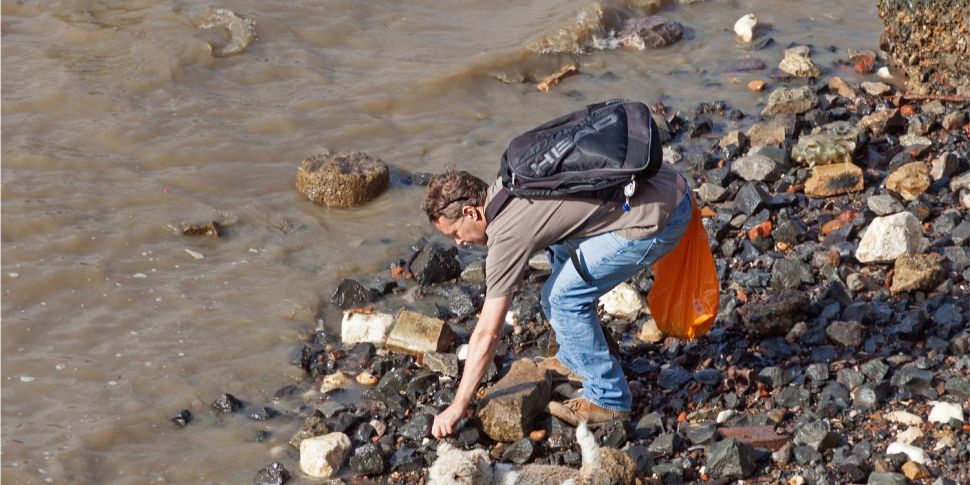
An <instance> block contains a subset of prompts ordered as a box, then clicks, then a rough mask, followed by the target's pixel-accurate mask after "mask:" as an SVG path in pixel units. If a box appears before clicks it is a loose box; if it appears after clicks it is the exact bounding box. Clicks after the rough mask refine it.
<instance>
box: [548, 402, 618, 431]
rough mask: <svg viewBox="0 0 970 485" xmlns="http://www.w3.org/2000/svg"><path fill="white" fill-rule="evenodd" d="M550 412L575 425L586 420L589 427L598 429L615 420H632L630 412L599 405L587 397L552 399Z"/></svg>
mask: <svg viewBox="0 0 970 485" xmlns="http://www.w3.org/2000/svg"><path fill="white" fill-rule="evenodd" d="M549 414H551V415H553V416H555V417H556V418H559V419H561V420H563V421H565V422H567V423H569V424H571V425H573V426H579V423H581V422H583V421H586V426H589V429H596V428H599V427H600V426H603V425H605V424H609V423H612V422H613V421H629V420H630V413H628V412H624V411H614V410H612V409H606V408H602V407H599V406H597V405H596V404H593V403H592V402H590V401H588V400H587V399H586V398H585V397H577V398H575V399H569V400H567V401H566V402H562V403H560V402H557V401H552V402H550V403H549Z"/></svg>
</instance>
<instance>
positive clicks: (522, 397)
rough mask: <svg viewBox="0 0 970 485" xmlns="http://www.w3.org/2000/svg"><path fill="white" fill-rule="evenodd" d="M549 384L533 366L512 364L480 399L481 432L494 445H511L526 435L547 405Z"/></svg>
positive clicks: (531, 363)
mask: <svg viewBox="0 0 970 485" xmlns="http://www.w3.org/2000/svg"><path fill="white" fill-rule="evenodd" d="M551 390H552V381H551V380H550V378H549V376H548V374H546V373H545V372H541V371H540V370H539V368H538V366H536V364H535V363H534V362H532V361H531V360H528V359H522V360H518V361H516V362H514V363H513V364H512V368H511V369H509V373H508V374H506V375H505V377H503V378H502V379H500V380H499V381H498V382H497V383H495V385H494V386H492V388H491V389H489V390H488V392H487V393H486V394H485V397H484V398H482V401H481V407H480V409H479V412H478V415H479V418H480V419H481V421H482V431H484V432H485V434H486V435H488V437H489V438H491V439H493V440H495V441H503V442H507V443H511V442H514V441H518V440H520V439H522V438H524V437H526V436H528V435H529V432H530V431H532V429H533V426H534V425H535V423H536V420H537V418H539V417H540V416H542V415H543V414H544V413H545V410H546V404H548V402H549V396H550V393H551Z"/></svg>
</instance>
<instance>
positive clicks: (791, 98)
mask: <svg viewBox="0 0 970 485" xmlns="http://www.w3.org/2000/svg"><path fill="white" fill-rule="evenodd" d="M816 106H818V96H816V95H815V91H813V90H812V88H811V87H809V86H803V87H800V88H791V89H789V88H778V89H776V90H774V91H772V92H771V94H770V95H768V106H765V109H764V110H762V111H761V114H762V115H763V116H774V115H777V114H782V113H795V114H801V113H804V112H806V111H808V110H810V109H812V108H814V107H816ZM748 136H750V134H749V135H748Z"/></svg>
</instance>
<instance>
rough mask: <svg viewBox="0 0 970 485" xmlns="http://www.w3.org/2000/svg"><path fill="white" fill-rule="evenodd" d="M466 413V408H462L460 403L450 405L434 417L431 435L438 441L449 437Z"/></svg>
mask: <svg viewBox="0 0 970 485" xmlns="http://www.w3.org/2000/svg"><path fill="white" fill-rule="evenodd" d="M466 411H468V407H467V406H462V405H461V404H460V403H451V405H450V406H448V407H447V408H445V410H444V411H442V412H440V413H439V414H438V415H437V416H435V417H434V424H433V425H432V426H431V434H433V435H434V437H435V438H438V439H439V440H440V439H441V438H444V437H445V436H448V435H450V434H451V433H453V432H454V431H455V423H457V422H458V421H459V420H460V419H461V418H464V417H465V412H466Z"/></svg>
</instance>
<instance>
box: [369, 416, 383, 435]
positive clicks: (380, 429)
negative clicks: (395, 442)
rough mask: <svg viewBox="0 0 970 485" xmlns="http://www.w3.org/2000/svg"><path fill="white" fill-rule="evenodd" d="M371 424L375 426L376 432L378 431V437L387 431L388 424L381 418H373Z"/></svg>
mask: <svg viewBox="0 0 970 485" xmlns="http://www.w3.org/2000/svg"><path fill="white" fill-rule="evenodd" d="M370 425H371V427H372V428H374V432H375V433H377V436H378V437H381V436H384V432H385V431H387V425H386V424H384V422H383V421H381V420H379V419H372V420H371V421H370Z"/></svg>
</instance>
